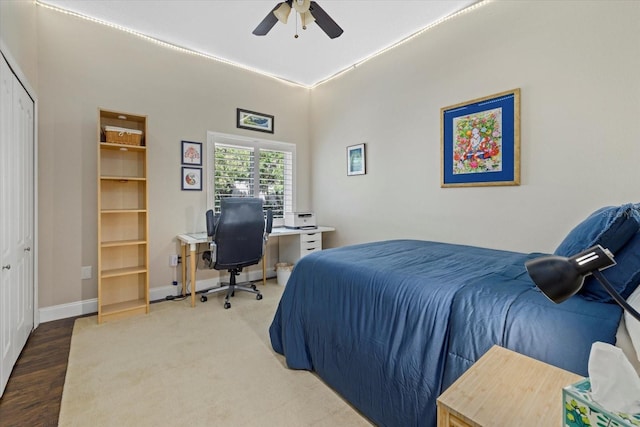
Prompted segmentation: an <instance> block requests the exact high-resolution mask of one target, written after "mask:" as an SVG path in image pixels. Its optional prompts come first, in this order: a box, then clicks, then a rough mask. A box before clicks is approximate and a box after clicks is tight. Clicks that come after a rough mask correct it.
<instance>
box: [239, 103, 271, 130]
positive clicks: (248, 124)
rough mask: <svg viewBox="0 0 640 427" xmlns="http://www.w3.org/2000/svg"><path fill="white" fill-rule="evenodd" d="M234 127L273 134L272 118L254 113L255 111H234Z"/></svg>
mask: <svg viewBox="0 0 640 427" xmlns="http://www.w3.org/2000/svg"><path fill="white" fill-rule="evenodd" d="M236 112H237V118H236V120H237V123H236V126H237V127H239V128H241V129H249V130H257V131H258V132H267V133H273V121H274V118H273V116H270V115H269V114H262V113H256V112H255V111H249V110H243V109H241V108H237V109H236Z"/></svg>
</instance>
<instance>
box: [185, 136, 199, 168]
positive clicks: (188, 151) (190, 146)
mask: <svg viewBox="0 0 640 427" xmlns="http://www.w3.org/2000/svg"><path fill="white" fill-rule="evenodd" d="M180 147H181V149H180V151H181V152H182V164H183V165H191V166H202V143H201V142H191V141H182V142H181V144H180Z"/></svg>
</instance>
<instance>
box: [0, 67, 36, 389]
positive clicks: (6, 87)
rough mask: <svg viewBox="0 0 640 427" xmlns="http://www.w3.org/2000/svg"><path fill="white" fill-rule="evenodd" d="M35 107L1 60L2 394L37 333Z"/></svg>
mask: <svg viewBox="0 0 640 427" xmlns="http://www.w3.org/2000/svg"><path fill="white" fill-rule="evenodd" d="M34 124H35V121H34V105H33V101H32V100H31V98H30V97H29V95H28V94H27V92H26V90H25V89H24V88H23V87H22V85H21V84H20V82H19V81H18V79H17V78H16V77H15V75H14V74H13V72H12V71H11V69H10V68H9V65H8V64H7V62H6V61H5V59H4V58H3V57H2V56H0V266H1V267H2V270H1V272H0V396H1V395H2V392H3V391H4V388H5V386H6V383H7V381H8V379H9V375H10V374H11V370H12V369H13V365H14V364H15V362H16V360H17V358H18V356H19V354H20V352H21V351H22V348H23V347H24V345H25V343H26V341H27V338H28V337H29V333H30V332H31V330H32V329H33V314H34V304H33V289H34V262H33V254H34V248H33V241H34V238H33V230H34V212H33V208H34V201H33V199H34V190H33V189H34V182H33V173H34V170H33V167H34V165H33V163H34V160H33V159H34V156H33V154H34V153H33V148H34Z"/></svg>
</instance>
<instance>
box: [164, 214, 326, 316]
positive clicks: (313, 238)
mask: <svg viewBox="0 0 640 427" xmlns="http://www.w3.org/2000/svg"><path fill="white" fill-rule="evenodd" d="M330 231H335V228H333V227H325V226H318V227H317V228H313V229H294V228H285V227H274V228H273V230H272V231H271V234H269V238H272V237H278V238H279V241H278V259H279V261H280V262H289V263H292V264H295V263H296V262H298V260H299V259H300V258H302V257H304V256H305V255H308V254H310V253H313V252H317V251H320V250H322V233H327V232H330ZM176 237H177V239H178V241H179V242H180V255H181V256H182V295H186V294H187V279H190V280H191V283H192V284H191V306H192V307H195V305H196V292H195V291H197V289H196V262H197V260H198V255H197V253H198V245H199V244H202V243H208V242H209V237H208V236H207V233H205V232H201V233H190V234H178V236H176ZM187 258H188V259H189V272H188V274H187V263H186V260H187ZM266 280H267V267H266V264H265V259H264V258H262V284H263V285H264V284H266Z"/></svg>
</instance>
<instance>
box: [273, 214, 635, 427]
mask: <svg viewBox="0 0 640 427" xmlns="http://www.w3.org/2000/svg"><path fill="white" fill-rule="evenodd" d="M624 206H626V205H624ZM632 206H633V205H632ZM627 207H628V206H627ZM611 208H613V207H611ZM634 209H635V208H634ZM597 212H599V211H596V212H594V214H592V215H595V214H596V213H597ZM620 212H627V213H626V214H623V215H620V214H619V213H620ZM633 212H635V211H633ZM598 215H600V216H602V214H598ZM620 218H623V219H624V220H625V221H627V220H629V221H631V220H633V221H631V222H633V223H635V228H633V227H627V228H628V230H626V229H625V233H626V234H627V235H629V236H628V237H627V236H626V235H625V237H624V238H622V237H620V236H618V235H616V236H613V237H615V239H614V238H613V237H612V235H613V234H614V233H613V232H612V230H613V231H616V232H617V234H620V233H621V232H620V229H621V228H622V224H621V223H622V221H621V220H620ZM587 219H589V218H587ZM599 219H600V222H604V223H605V224H606V225H607V227H606V232H607V233H608V234H605V233H604V232H599V233H595V234H594V235H593V236H590V237H589V239H588V242H583V243H586V244H590V243H593V241H594V238H595V239H596V241H597V242H598V243H605V244H607V245H609V246H612V247H615V249H616V251H620V250H621V249H623V248H625V249H626V245H627V242H628V241H629V240H630V239H631V240H637V245H638V247H640V238H638V237H637V236H638V233H637V230H638V222H637V218H636V217H635V214H634V215H630V214H629V213H628V210H626V211H625V210H623V209H622V207H616V211H615V215H613V213H611V212H607V215H606V218H599ZM615 224H617V225H615ZM578 227H580V225H579V226H578ZM578 227H576V228H578ZM631 229H633V231H632V232H630V231H629V230H631ZM574 231H575V229H574ZM592 234H593V233H592ZM570 236H571V233H570ZM570 236H568V238H569V237H570ZM625 239H626V240H625ZM571 240H572V242H573V241H574V240H575V236H574V238H573V239H571ZM623 240H624V241H623ZM622 241H623V242H622ZM620 242H622V243H620ZM563 243H566V239H565V242H563ZM574 243H575V242H574ZM561 246H562V245H561ZM569 246H571V245H569ZM559 249H560V247H559ZM568 250H573V247H570V248H569V249H568ZM540 255H541V254H539V253H533V254H524V253H518V252H510V251H501V250H495V249H488V248H479V247H473V246H464V245H455V244H447V243H439V242H429V241H420V240H389V241H382V242H373V243H365V244H360V245H353V246H347V247H342V248H335V249H329V250H325V251H321V252H316V253H313V254H310V255H308V256H306V257H304V258H302V259H301V260H300V261H299V262H298V264H297V265H296V266H295V268H294V270H293V272H292V274H291V277H290V278H289V281H288V282H287V285H286V288H285V291H284V292H283V295H282V298H281V301H280V303H279V306H278V309H277V311H276V313H275V316H274V319H273V322H272V324H271V326H270V329H269V333H270V338H271V343H272V346H273V349H274V350H275V351H276V352H278V353H280V354H282V355H284V357H285V361H286V364H287V366H288V367H289V368H291V369H305V370H311V371H315V372H316V373H317V374H318V376H319V377H320V378H322V380H323V381H324V382H325V383H326V384H328V385H329V386H330V387H332V388H333V389H334V390H335V391H336V392H338V393H339V394H340V395H341V396H342V397H343V398H345V399H346V400H347V401H348V402H350V404H352V405H353V406H354V407H355V408H356V409H357V410H359V411H360V412H361V413H362V414H363V415H364V416H365V417H367V418H368V419H369V420H370V421H371V422H373V423H374V424H376V425H382V426H417V425H421V426H433V425H435V424H436V403H435V402H436V399H437V397H438V396H439V395H440V394H441V392H442V391H444V390H445V389H446V388H447V387H448V386H449V385H450V384H452V383H453V382H454V381H455V380H456V379H457V378H458V377H459V376H460V375H461V374H462V373H463V372H464V371H466V370H467V369H468V368H469V367H470V366H471V365H472V364H473V363H474V362H475V361H476V360H477V359H479V358H480V357H481V356H482V355H483V354H484V353H485V352H486V351H487V350H488V349H489V348H490V347H491V346H492V345H494V344H497V345H500V346H503V347H506V348H509V349H512V350H515V351H517V352H519V353H522V354H526V355H529V356H531V357H533V358H536V359H538V360H542V361H544V362H547V363H550V364H552V365H555V366H558V367H561V368H563V369H567V370H569V371H572V372H575V373H577V374H580V375H585V376H586V375H587V365H588V357H589V351H590V348H591V344H592V343H593V342H595V341H602V342H606V343H611V344H615V337H616V331H617V329H618V326H619V322H620V318H621V313H622V312H621V309H620V308H619V307H618V306H617V305H616V304H613V303H611V301H610V300H607V298H606V296H604V297H602V298H596V297H594V296H593V295H590V294H588V292H586V291H587V289H586V288H587V284H585V288H584V289H585V294H584V295H581V296H578V297H574V298H570V299H569V300H567V301H566V302H565V303H563V304H559V305H556V304H554V303H552V302H551V301H549V300H548V299H547V298H546V297H545V296H544V295H543V294H542V293H541V292H539V291H538V290H537V288H535V286H534V285H533V283H532V282H531V280H530V279H529V277H528V275H527V273H526V270H525V268H524V262H525V261H526V260H528V259H531V258H534V257H537V256H540ZM619 264H620V263H619ZM633 280H635V281H640V275H638V277H635V278H633ZM616 285H617V283H616ZM624 285H625V286H628V287H629V288H630V289H626V288H625V289H624V293H625V297H626V296H628V295H629V294H630V293H631V291H633V289H631V288H635V286H637V283H635V286H632V285H630V284H629V283H626V282H625V283H624ZM594 289H596V288H594Z"/></svg>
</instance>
